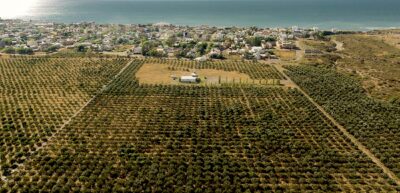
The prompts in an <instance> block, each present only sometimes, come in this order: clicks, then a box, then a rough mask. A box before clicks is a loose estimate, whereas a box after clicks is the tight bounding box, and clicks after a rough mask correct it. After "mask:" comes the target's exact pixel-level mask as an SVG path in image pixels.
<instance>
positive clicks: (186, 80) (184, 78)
mask: <svg viewBox="0 0 400 193" xmlns="http://www.w3.org/2000/svg"><path fill="white" fill-rule="evenodd" d="M180 81H181V82H184V83H196V82H197V77H193V76H181V79H180Z"/></svg>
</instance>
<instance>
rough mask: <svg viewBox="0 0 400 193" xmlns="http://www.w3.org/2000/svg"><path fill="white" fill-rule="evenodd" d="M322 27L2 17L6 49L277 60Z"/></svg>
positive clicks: (1, 45) (1, 44) (0, 34)
mask: <svg viewBox="0 0 400 193" xmlns="http://www.w3.org/2000/svg"><path fill="white" fill-rule="evenodd" d="M324 33H327V32H326V31H320V30H318V28H311V29H303V28H299V27H296V26H294V27H290V28H257V27H247V28H240V27H224V28H222V27H210V26H194V27H192V26H176V25H171V24H168V23H156V24H146V25H141V24H130V25H122V24H96V23H94V22H83V23H73V24H64V23H52V22H51V23H49V22H39V21H24V20H1V19H0V50H1V52H0V54H3V55H4V54H7V55H25V54H27V55H48V54H52V53H57V52H61V51H76V52H85V53H86V52H91V53H92V52H93V53H102V54H110V55H119V56H129V57H163V58H182V59H189V60H196V61H206V60H210V59H225V58H227V57H228V58H229V57H235V59H247V60H268V59H276V58H277V55H276V53H275V51H276V50H294V49H296V39H298V38H307V39H317V38H320V37H321V36H323V35H324Z"/></svg>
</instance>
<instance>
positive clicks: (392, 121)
mask: <svg viewBox="0 0 400 193" xmlns="http://www.w3.org/2000/svg"><path fill="white" fill-rule="evenodd" d="M287 69H288V72H287V74H288V75H289V76H290V77H291V78H292V79H293V81H295V82H296V83H297V84H298V85H299V86H301V87H302V88H304V90H305V91H306V92H307V93H308V94H309V95H310V96H311V97H313V98H314V99H315V100H316V101H317V102H318V103H319V104H320V105H322V106H323V107H324V108H325V109H326V111H328V112H329V113H330V114H331V115H332V116H333V117H335V119H336V120H337V121H338V122H340V124H341V125H343V126H344V127H346V129H347V130H348V131H349V132H350V133H351V134H352V135H354V136H355V137H356V138H357V139H358V140H359V141H360V142H361V143H363V144H364V145H365V146H367V147H368V148H369V149H370V150H371V151H372V152H373V153H374V154H375V155H376V156H377V157H378V158H379V159H380V160H381V161H382V162H383V163H384V164H385V165H386V166H387V167H389V168H390V169H391V170H392V171H393V172H394V173H395V174H396V175H397V176H398V177H399V178H400V143H399V139H400V130H399V128H400V106H399V104H398V103H396V101H394V102H393V103H388V102H381V101H377V100H374V99H373V98H371V97H369V96H368V95H367V92H366V91H365V90H364V89H363V88H362V86H361V83H360V82H359V81H357V80H356V79H354V78H352V77H350V76H347V75H345V74H341V73H338V72H336V71H334V70H329V69H323V68H317V67H310V66H287Z"/></svg>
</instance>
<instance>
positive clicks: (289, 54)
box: [275, 50, 296, 61]
mask: <svg viewBox="0 0 400 193" xmlns="http://www.w3.org/2000/svg"><path fill="white" fill-rule="evenodd" d="M275 54H276V55H277V56H278V57H279V58H280V59H281V60H283V61H290V60H295V59H296V51H295V50H276V51H275Z"/></svg>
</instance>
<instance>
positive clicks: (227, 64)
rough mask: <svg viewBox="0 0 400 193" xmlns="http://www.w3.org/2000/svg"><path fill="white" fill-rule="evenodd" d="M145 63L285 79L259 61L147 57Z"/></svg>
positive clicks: (174, 67) (174, 68)
mask: <svg viewBox="0 0 400 193" xmlns="http://www.w3.org/2000/svg"><path fill="white" fill-rule="evenodd" d="M144 63H150V64H168V65H169V70H178V71H188V72H190V71H191V70H201V69H214V70H222V71H227V72H239V73H243V74H247V75H248V76H249V77H250V78H251V79H284V77H283V75H282V74H280V73H279V71H278V70H277V69H276V68H275V67H273V66H271V65H269V64H264V63H259V62H247V61H232V60H227V61H207V62H196V61H185V60H168V59H146V60H144Z"/></svg>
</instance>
